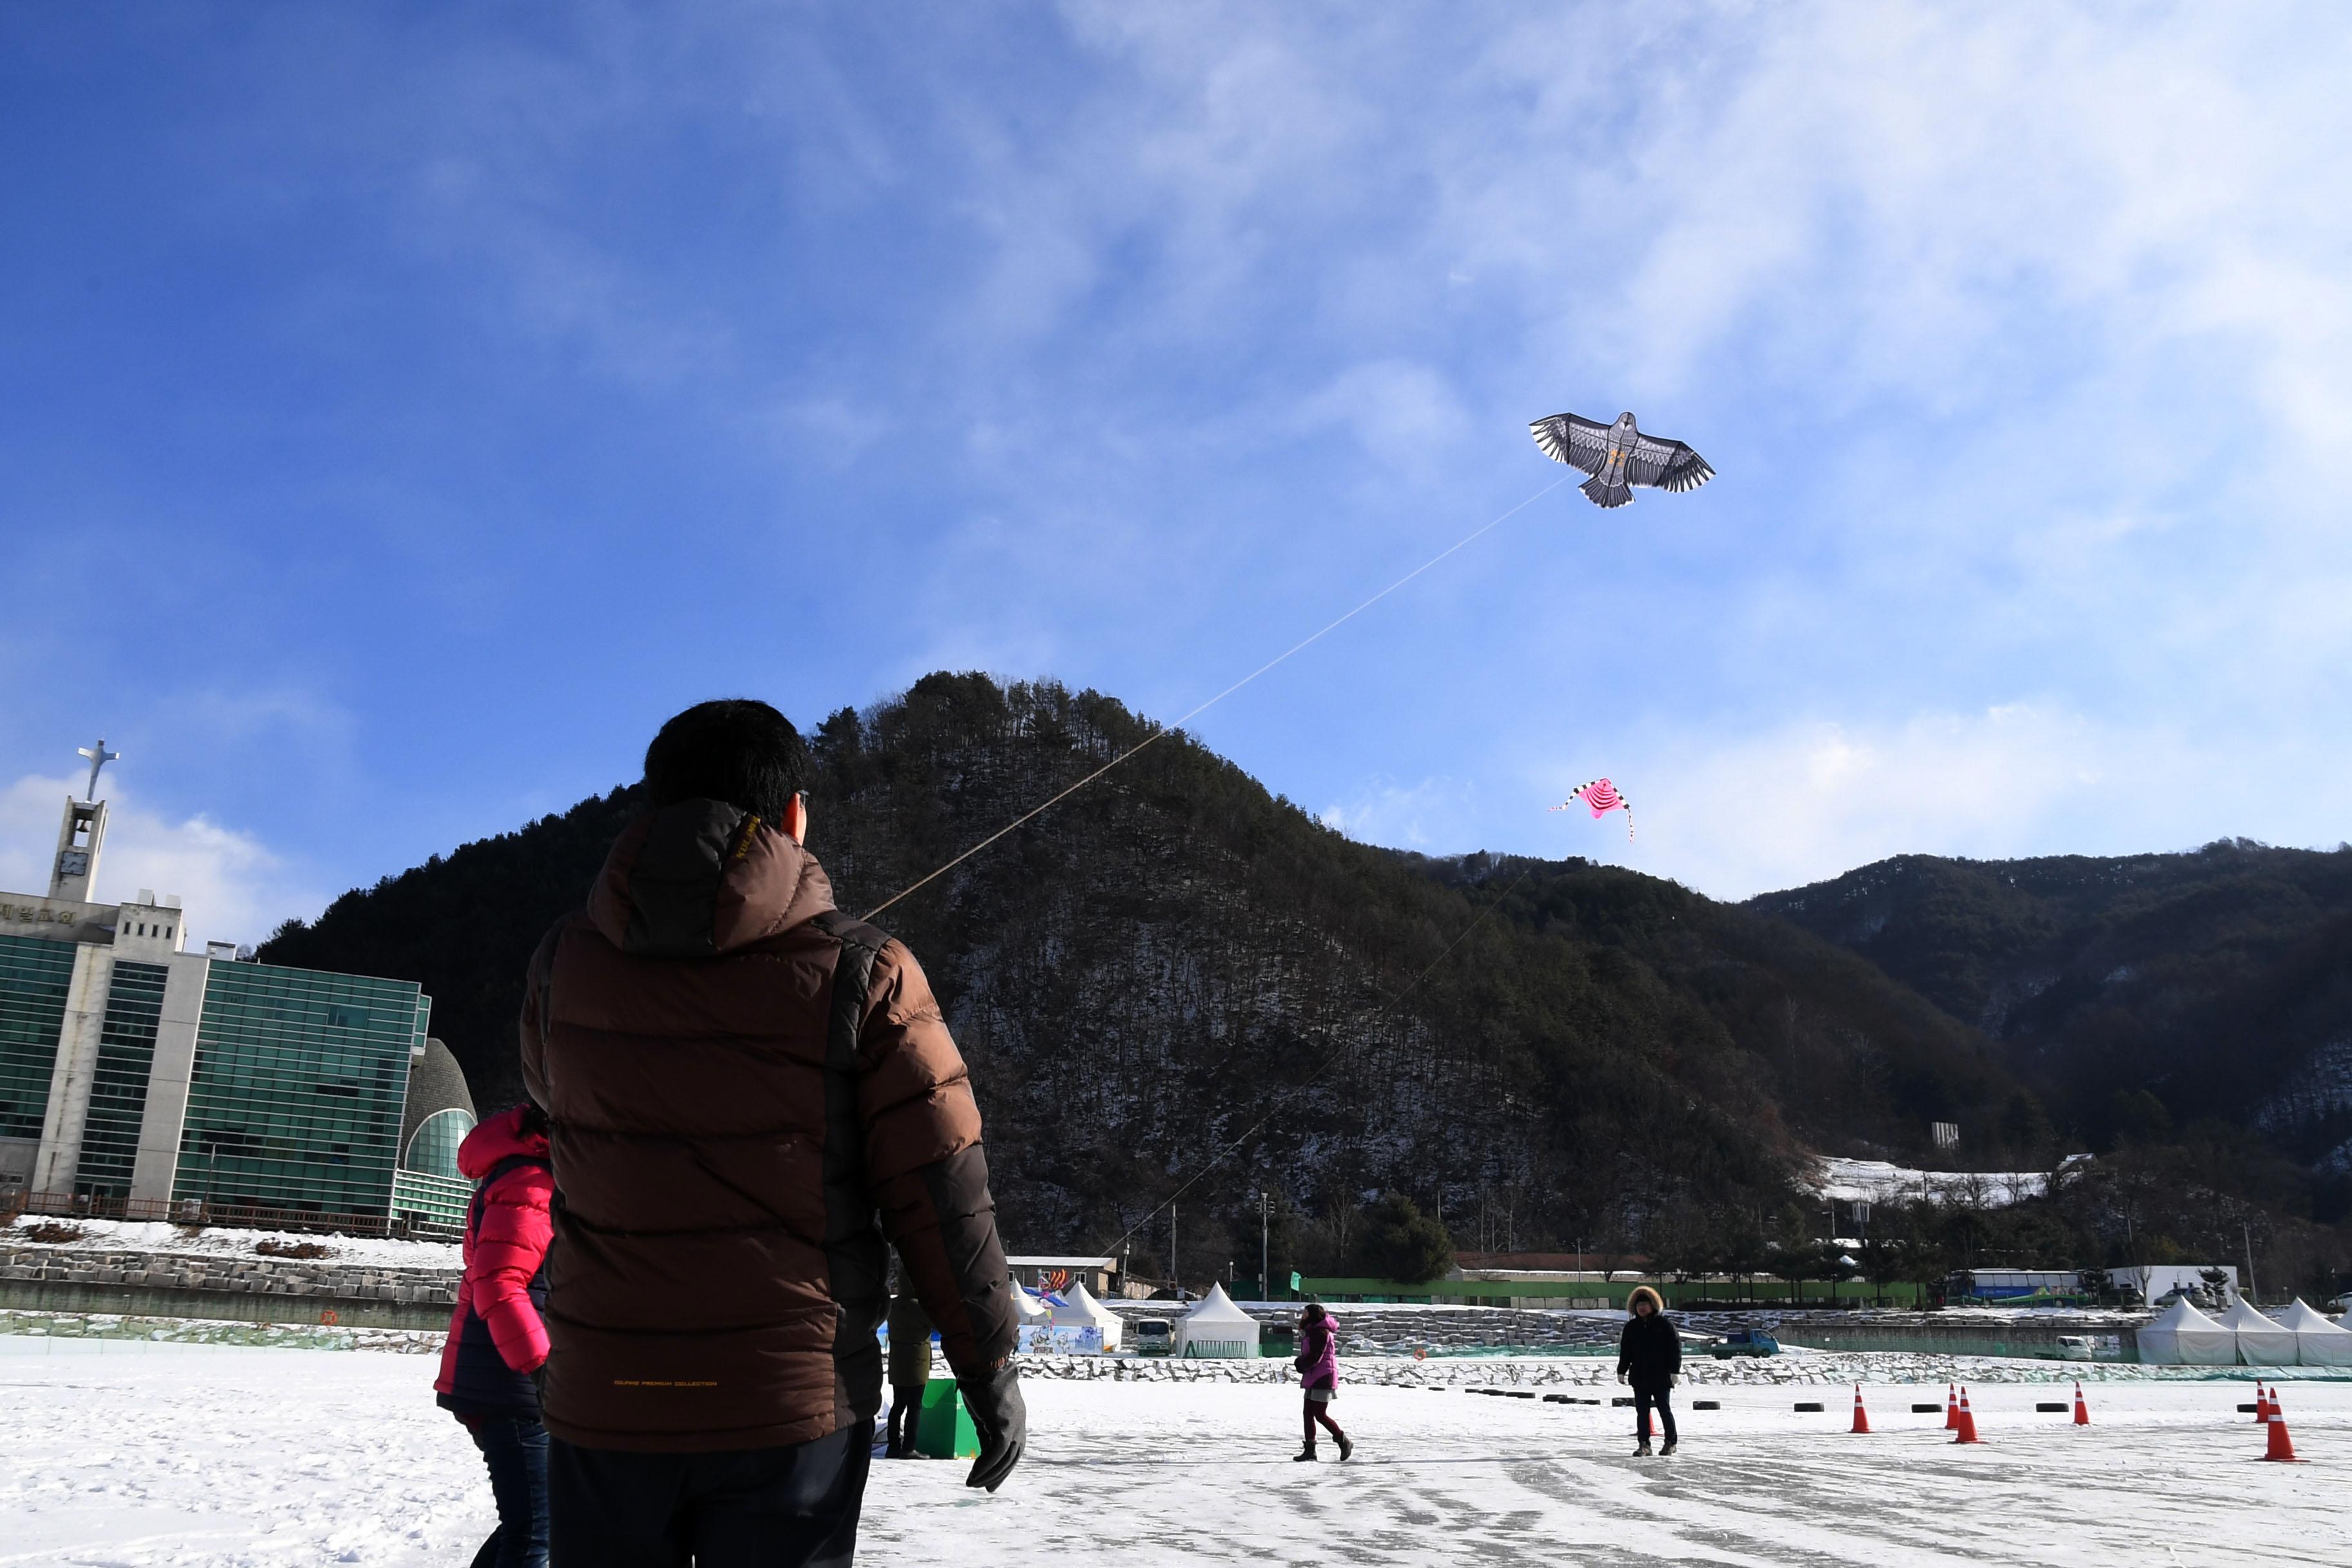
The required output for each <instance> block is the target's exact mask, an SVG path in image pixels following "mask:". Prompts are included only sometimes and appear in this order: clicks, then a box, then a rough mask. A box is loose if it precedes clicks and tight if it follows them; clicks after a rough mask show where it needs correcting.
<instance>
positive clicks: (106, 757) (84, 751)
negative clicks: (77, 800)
mask: <svg viewBox="0 0 2352 1568" xmlns="http://www.w3.org/2000/svg"><path fill="white" fill-rule="evenodd" d="M75 754H76V755H77V756H83V757H88V758H89V788H88V789H86V790H84V791H83V792H82V799H84V800H96V799H97V798H98V770H99V769H100V768H102V767H104V766H106V764H107V763H119V762H121V760H122V753H121V752H110V751H108V750H107V749H106V738H105V737H104V736H100V737H99V742H98V744H97V745H95V746H84V747H82V748H81V749H80V750H79V752H76V753H75Z"/></svg>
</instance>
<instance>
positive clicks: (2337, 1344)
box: [2278, 1298, 2352, 1366]
mask: <svg viewBox="0 0 2352 1568" xmlns="http://www.w3.org/2000/svg"><path fill="white" fill-rule="evenodd" d="M2278 1323H2279V1327H2281V1328H2283V1329H2285V1330H2287V1331H2290V1332H2292V1333H2293V1334H2294V1348H2295V1358H2296V1360H2298V1361H2299V1362H2301V1363H2303V1364H2304V1365H2305V1366H2352V1330H2345V1329H2339V1328H2337V1327H2336V1325H2335V1324H2334V1323H2331V1322H2329V1321H2327V1320H2326V1318H2323V1317H2321V1316H2320V1315H2319V1314H2318V1313H2317V1312H2315V1311H2313V1310H2311V1309H2310V1308H2309V1307H2306V1306H2305V1305H2304V1304H2303V1301H2302V1300H2301V1299H2300V1298H2298V1299H2297V1300H2296V1301H2295V1303H2294V1306H2292V1307H2289V1308H2288V1309H2287V1310H2285V1311H2284V1312H2281V1313H2280V1314H2279V1315H2278Z"/></svg>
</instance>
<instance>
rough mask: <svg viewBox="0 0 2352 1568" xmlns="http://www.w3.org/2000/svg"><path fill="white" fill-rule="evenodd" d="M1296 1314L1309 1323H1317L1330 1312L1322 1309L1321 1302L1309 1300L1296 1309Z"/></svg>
mask: <svg viewBox="0 0 2352 1568" xmlns="http://www.w3.org/2000/svg"><path fill="white" fill-rule="evenodd" d="M1298 1315H1299V1316H1300V1317H1301V1318H1304V1319H1305V1320H1306V1321H1308V1322H1310V1323H1319V1322H1321V1321H1324V1320H1325V1319H1326V1318H1328V1317H1329V1316H1330V1315H1331V1314H1330V1313H1328V1312H1327V1311H1325V1310H1323V1303H1322V1302H1320V1301H1309V1302H1307V1305H1306V1306H1304V1307H1302V1308H1300V1309H1299V1310H1298Z"/></svg>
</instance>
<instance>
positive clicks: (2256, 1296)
mask: <svg viewBox="0 0 2352 1568" xmlns="http://www.w3.org/2000/svg"><path fill="white" fill-rule="evenodd" d="M2238 1234H2239V1236H2241V1237H2243V1238H2244V1240H2245V1243H2246V1300H2249V1301H2252V1303H2253V1304H2254V1305H2255V1306H2257V1307H2259V1306H2261V1305H2262V1304H2263V1298H2262V1293H2261V1292H2260V1291H2259V1290H2257V1289H2255V1288H2254V1233H2253V1228H2252V1226H2249V1225H2247V1224H2246V1223H2245V1222H2244V1221H2243V1220H2241V1221H2239V1222H2238Z"/></svg>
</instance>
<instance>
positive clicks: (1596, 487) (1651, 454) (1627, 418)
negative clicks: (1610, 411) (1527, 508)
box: [1528, 414, 1715, 507]
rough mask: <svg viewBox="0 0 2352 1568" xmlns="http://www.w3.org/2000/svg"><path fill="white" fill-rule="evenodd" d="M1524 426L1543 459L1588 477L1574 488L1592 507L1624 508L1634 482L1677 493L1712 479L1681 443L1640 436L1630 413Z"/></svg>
mask: <svg viewBox="0 0 2352 1568" xmlns="http://www.w3.org/2000/svg"><path fill="white" fill-rule="evenodd" d="M1528 431H1529V432H1530V433H1531V434H1532V435H1533V436H1534V437H1535V438H1536V445H1537V446H1538V447H1542V448H1543V454H1544V456H1545V457H1547V458H1550V459H1551V460H1552V461H1553V462H1555V463H1566V464H1567V465H1568V466H1569V467H1570V468H1580V469H1582V470H1583V471H1584V472H1586V473H1588V474H1591V476H1592V477H1591V479H1587V480H1585V481H1584V483H1582V484H1580V485H1579V486H1578V487H1577V489H1580V490H1582V491H1583V492H1584V493H1585V495H1586V497H1587V498H1588V499H1589V500H1591V502H1592V504H1593V505H1595V506H1602V507H1609V506H1623V505H1624V504H1625V503H1626V502H1628V501H1630V500H1633V487H1634V486H1635V485H1648V486H1650V487H1652V488H1654V489H1662V490H1672V491H1674V492H1675V494H1677V495H1679V494H1681V493H1682V492H1683V491H1685V490H1695V489H1698V488H1699V486H1701V485H1703V484H1705V483H1706V481H1707V480H1709V479H1713V478H1715V470H1714V469H1713V468H1709V467H1707V462H1706V458H1702V457H1700V456H1699V455H1698V454H1697V453H1696V452H1694V451H1692V450H1691V449H1690V448H1689V447H1685V446H1684V445H1683V444H1682V443H1681V442H1680V441H1667V440H1663V439H1661V438H1660V437H1655V436H1644V435H1643V434H1642V432H1641V431H1639V430H1637V429H1635V428H1634V427H1633V416H1632V415H1630V414H1620V415H1619V416H1617V423H1616V424H1614V425H1602V424H1599V423H1597V422H1595V421H1593V420H1591V419H1586V418H1583V417H1581V416H1578V415H1574V414H1555V415H1553V416H1551V417H1550V418H1549V419H1538V420H1537V421H1536V422H1535V423H1534V424H1532V425H1530V426H1528Z"/></svg>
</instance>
